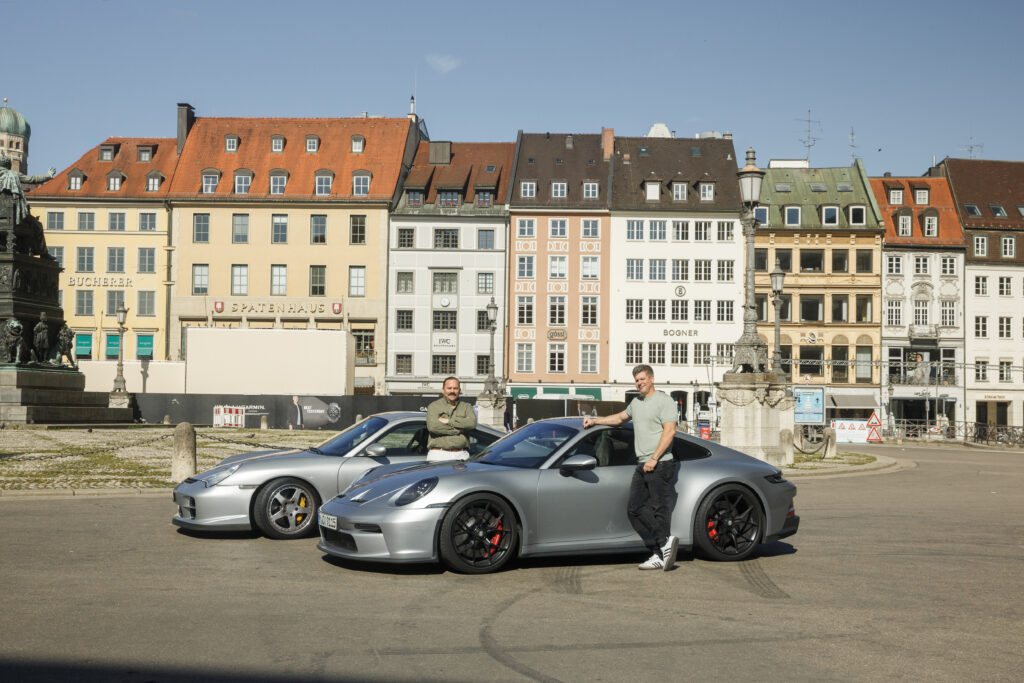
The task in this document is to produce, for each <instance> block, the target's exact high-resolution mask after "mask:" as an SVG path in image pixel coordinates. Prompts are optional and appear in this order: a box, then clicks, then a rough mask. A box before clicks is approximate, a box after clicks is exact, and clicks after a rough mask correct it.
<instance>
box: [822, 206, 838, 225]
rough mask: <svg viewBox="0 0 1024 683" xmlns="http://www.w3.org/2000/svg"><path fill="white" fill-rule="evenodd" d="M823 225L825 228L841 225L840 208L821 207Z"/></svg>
mask: <svg viewBox="0 0 1024 683" xmlns="http://www.w3.org/2000/svg"><path fill="white" fill-rule="evenodd" d="M821 224H822V225H825V226H837V225H839V207H838V206H823V207H821Z"/></svg>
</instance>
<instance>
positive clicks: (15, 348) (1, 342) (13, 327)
mask: <svg viewBox="0 0 1024 683" xmlns="http://www.w3.org/2000/svg"><path fill="white" fill-rule="evenodd" d="M21 332H22V327H21V323H20V322H18V319H17V318H8V319H7V320H5V321H4V322H3V324H2V325H0V363H15V364H20V363H21V354H22V349H23V348H24V346H25V340H24V339H22V338H21Z"/></svg>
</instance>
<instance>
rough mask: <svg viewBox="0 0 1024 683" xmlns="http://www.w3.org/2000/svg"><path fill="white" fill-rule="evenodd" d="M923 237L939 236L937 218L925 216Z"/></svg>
mask: <svg viewBox="0 0 1024 683" xmlns="http://www.w3.org/2000/svg"><path fill="white" fill-rule="evenodd" d="M924 236H925V237H938V236H939V217H938V216H925V217H924Z"/></svg>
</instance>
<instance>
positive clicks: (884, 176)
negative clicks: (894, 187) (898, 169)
mask: <svg viewBox="0 0 1024 683" xmlns="http://www.w3.org/2000/svg"><path fill="white" fill-rule="evenodd" d="M882 177H883V178H892V171H886V172H885V173H883V174H882Z"/></svg>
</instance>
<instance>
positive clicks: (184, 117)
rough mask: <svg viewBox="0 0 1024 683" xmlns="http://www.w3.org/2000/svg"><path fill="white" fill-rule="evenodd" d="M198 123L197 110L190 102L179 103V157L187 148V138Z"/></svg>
mask: <svg viewBox="0 0 1024 683" xmlns="http://www.w3.org/2000/svg"><path fill="white" fill-rule="evenodd" d="M195 122H196V110H195V109H193V108H192V105H191V104H189V103H188V102H178V155H179V156H180V155H181V150H182V148H183V147H184V146H185V138H187V137H188V134H189V132H190V131H191V130H192V124H194V123H195Z"/></svg>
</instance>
